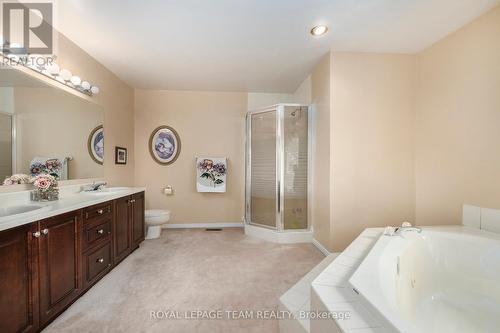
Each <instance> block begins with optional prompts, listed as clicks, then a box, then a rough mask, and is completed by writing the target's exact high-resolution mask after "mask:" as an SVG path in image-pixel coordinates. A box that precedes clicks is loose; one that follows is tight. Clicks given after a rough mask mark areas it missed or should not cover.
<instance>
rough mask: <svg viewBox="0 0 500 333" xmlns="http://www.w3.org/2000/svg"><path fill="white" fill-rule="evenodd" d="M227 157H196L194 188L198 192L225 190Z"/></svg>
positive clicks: (219, 191)
mask: <svg viewBox="0 0 500 333" xmlns="http://www.w3.org/2000/svg"><path fill="white" fill-rule="evenodd" d="M226 178H227V159H226V158H225V157H222V158H220V157H198V158H197V159H196V190H197V191H198V192H217V193H224V192H226V181H227V179H226Z"/></svg>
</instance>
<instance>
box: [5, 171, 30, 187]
mask: <svg viewBox="0 0 500 333" xmlns="http://www.w3.org/2000/svg"><path fill="white" fill-rule="evenodd" d="M30 180H31V179H30V176H28V175H25V174H23V173H18V174H15V175H12V176H10V177H7V178H5V180H4V181H3V185H19V184H29V183H30Z"/></svg>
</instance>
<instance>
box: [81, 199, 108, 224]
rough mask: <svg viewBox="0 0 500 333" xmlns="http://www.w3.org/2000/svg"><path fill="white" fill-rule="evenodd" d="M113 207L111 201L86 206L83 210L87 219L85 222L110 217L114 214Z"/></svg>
mask: <svg viewBox="0 0 500 333" xmlns="http://www.w3.org/2000/svg"><path fill="white" fill-rule="evenodd" d="M112 207H113V204H112V203H111V202H105V203H103V204H99V205H95V206H92V207H88V208H85V209H84V211H83V218H84V220H85V223H87V221H90V220H93V219H100V218H102V217H110V216H111V215H112Z"/></svg>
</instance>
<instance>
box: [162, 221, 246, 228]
mask: <svg viewBox="0 0 500 333" xmlns="http://www.w3.org/2000/svg"><path fill="white" fill-rule="evenodd" d="M243 227H244V224H243V223H241V222H239V223H238V222H236V223H171V224H169V223H167V224H164V225H163V229H207V228H243Z"/></svg>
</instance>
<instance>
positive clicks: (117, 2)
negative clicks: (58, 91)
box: [57, 0, 500, 93]
mask: <svg viewBox="0 0 500 333" xmlns="http://www.w3.org/2000/svg"><path fill="white" fill-rule="evenodd" d="M498 4H500V0H458V1H457V0H147V1H137V0H133V1H132V0H85V1H82V0H63V1H58V8H57V10H58V12H59V15H58V18H59V19H58V26H59V27H58V29H59V30H60V31H61V32H63V33H64V34H65V35H67V36H68V37H69V38H70V39H72V40H73V41H74V42H75V43H76V44H78V45H79V46H80V47H82V48H83V49H84V50H85V51H87V52H88V53H89V54H91V55H92V56H93V57H94V58H96V59H97V60H98V61H100V62H101V63H102V64H104V65H105V66H106V67H107V68H109V69H110V70H111V71H113V72H114V73H115V74H116V75H118V76H119V77H120V78H121V79H123V80H124V81H125V82H127V83H128V84H129V85H130V86H132V87H134V88H142V89H189V90H220V91H250V92H275V93H278V92H282V93H290V92H293V91H294V90H295V89H296V88H297V87H298V86H299V84H300V83H301V82H302V80H303V79H304V78H305V77H306V76H307V75H308V73H309V72H310V71H311V68H312V67H313V66H314V64H315V63H316V62H317V61H318V60H319V59H320V58H321V56H323V55H324V54H325V53H327V52H328V50H330V49H331V48H333V50H336V51H357V52H391V53H416V52H418V51H421V50H422V49H424V48H426V47H428V46H430V45H431V44H433V43H434V42H436V41H438V40H439V39H441V38H443V37H444V36H446V35H447V34H449V33H450V32H453V31H455V30H457V29H458V28H460V27H462V26H463V25H465V24H466V23H468V22H470V21H471V20H473V19H474V18H476V17H478V16H479V15H481V14H482V13H484V12H486V11H487V10H489V9H490V8H492V7H494V6H495V5H498ZM317 24H326V25H328V26H329V28H330V31H329V32H328V34H327V35H325V36H323V37H321V38H313V37H312V36H311V35H310V34H309V30H310V29H311V27H313V26H315V25H317ZM74 70H75V71H77V69H74Z"/></svg>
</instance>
